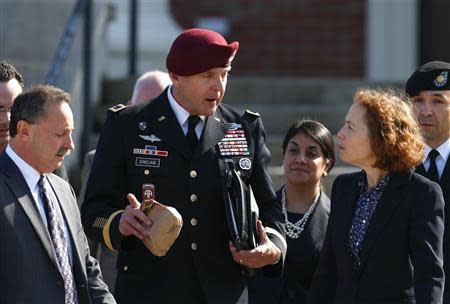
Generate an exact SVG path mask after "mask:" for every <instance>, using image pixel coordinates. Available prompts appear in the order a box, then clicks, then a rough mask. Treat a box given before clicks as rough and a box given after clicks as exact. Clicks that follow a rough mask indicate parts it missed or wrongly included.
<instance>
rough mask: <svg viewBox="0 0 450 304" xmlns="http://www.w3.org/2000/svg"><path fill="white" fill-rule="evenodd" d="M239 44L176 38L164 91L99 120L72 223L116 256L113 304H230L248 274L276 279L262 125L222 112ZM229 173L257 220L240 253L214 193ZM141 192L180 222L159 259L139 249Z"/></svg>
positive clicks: (143, 220) (273, 210)
mask: <svg viewBox="0 0 450 304" xmlns="http://www.w3.org/2000/svg"><path fill="white" fill-rule="evenodd" d="M238 46H239V43H238V42H233V43H230V44H228V43H227V41H226V40H225V38H223V37H222V36H221V35H220V34H218V33H216V32H214V31H210V30H205V29H189V30H186V31H184V32H182V33H181V34H180V35H179V36H178V37H177V38H176V39H175V41H174V42H173V44H172V47H171V49H170V51H169V54H168V56H167V61H166V65H167V69H168V72H169V75H170V78H171V80H172V83H173V84H172V85H171V86H169V87H168V88H167V89H166V90H165V91H164V92H163V93H162V94H161V95H160V96H159V97H157V98H156V99H154V100H153V101H152V102H150V103H149V104H145V105H142V106H137V107H128V108H125V107H113V108H112V109H111V111H109V115H108V118H107V121H106V123H105V125H104V127H103V130H102V134H101V137H100V140H99V143H98V146H97V154H96V158H95V160H94V164H93V168H92V172H91V175H90V178H89V183H88V187H87V190H86V196H85V201H84V204H83V208H82V216H83V222H84V227H85V229H86V231H87V233H88V234H89V235H90V236H91V237H92V238H95V239H97V240H99V241H100V242H102V243H104V244H105V245H106V246H107V247H109V248H110V249H112V250H119V261H118V267H117V269H118V277H117V282H116V296H117V299H118V301H119V303H144V302H145V303H148V302H153V303H195V304H198V303H237V302H238V301H239V299H240V298H241V296H242V295H243V291H244V290H245V285H246V279H247V276H248V274H249V273H250V272H251V271H248V269H255V268H257V269H261V270H262V271H264V272H265V273H266V274H268V275H279V274H280V272H281V269H282V265H283V259H284V256H285V253H286V241H285V238H284V229H283V225H282V222H283V217H282V212H281V208H280V205H279V203H278V202H277V200H276V197H275V193H274V191H273V188H272V184H271V180H270V177H269V174H268V171H267V165H268V163H269V161H270V152H269V150H268V148H267V146H266V143H265V137H266V135H265V131H264V128H263V126H262V122H261V118H260V117H259V114H256V113H252V112H250V111H242V112H240V111H238V110H236V109H234V108H232V107H229V106H227V105H223V104H221V100H222V98H223V96H224V93H225V89H226V85H227V78H228V74H229V72H230V70H231V62H232V60H233V58H234V56H235V54H236V52H237V49H238ZM232 172H234V173H235V175H233V177H234V179H233V181H236V180H241V181H242V183H244V184H245V185H247V186H251V188H252V189H253V193H254V196H255V200H256V202H257V204H258V207H259V218H260V219H261V221H262V222H261V221H258V222H257V224H256V226H257V232H258V234H259V241H258V242H257V244H253V245H252V246H248V247H247V245H248V244H250V243H251V242H249V243H248V244H247V243H245V242H242V240H243V239H244V238H245V235H244V234H240V236H241V237H242V236H244V238H241V239H237V238H234V239H233V242H231V239H232V237H231V236H232V235H233V234H232V233H230V231H231V230H233V229H232V228H233V227H230V226H233V225H232V222H229V221H228V219H229V217H227V215H229V214H230V213H227V211H229V210H230V209H229V208H228V209H227V208H226V207H225V202H228V201H227V195H226V194H228V192H227V191H226V189H227V188H225V187H226V186H224V185H228V186H230V184H231V179H230V180H229V181H230V182H229V183H227V182H226V181H227V178H228V177H230V178H231V175H230V174H231V173H232ZM148 189H151V193H152V195H153V198H154V199H155V200H156V201H158V202H159V203H162V204H164V205H167V206H170V207H173V208H175V209H177V210H178V212H179V213H180V214H181V215H182V218H183V220H184V226H183V228H182V229H181V232H180V235H179V236H178V238H177V239H176V241H175V243H174V244H173V245H172V247H171V248H170V250H169V251H168V253H167V254H166V255H165V256H163V257H158V256H155V255H153V254H152V253H151V252H150V251H148V250H147V249H146V247H145V246H144V245H143V243H142V239H143V236H144V233H145V230H146V229H147V228H148V227H150V226H151V225H152V223H151V222H150V221H149V220H148V218H147V217H146V216H145V215H144V214H143V213H142V212H141V211H140V209H139V208H140V203H139V201H142V200H143V198H144V197H143V196H144V193H148V191H147V190H148ZM127 198H128V202H127ZM230 224H231V225H230ZM238 228H240V227H238ZM233 237H236V236H235V235H233ZM244 248H248V249H247V250H245V249H244ZM249 248H253V249H249ZM244 294H245V293H244ZM241 300H242V298H241ZM240 303H242V302H240Z"/></svg>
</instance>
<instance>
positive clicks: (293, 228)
mask: <svg viewBox="0 0 450 304" xmlns="http://www.w3.org/2000/svg"><path fill="white" fill-rule="evenodd" d="M319 197H320V191H319V193H317V195H316V197H315V198H314V201H313V203H312V204H311V206H310V207H309V209H308V211H306V213H305V215H303V217H302V218H301V219H299V220H298V221H297V222H296V223H291V222H290V221H289V220H288V215H287V210H286V187H283V190H281V208H282V211H283V214H284V223H285V229H286V235H287V236H288V237H290V238H291V239H298V237H299V236H300V234H301V233H302V232H303V229H305V225H306V223H307V222H308V218H309V217H310V216H311V213H313V211H314V209H315V208H316V206H317V203H318V202H319Z"/></svg>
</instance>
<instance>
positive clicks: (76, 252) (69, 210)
mask: <svg viewBox="0 0 450 304" xmlns="http://www.w3.org/2000/svg"><path fill="white" fill-rule="evenodd" d="M47 176H48V179H49V182H50V185H51V187H52V189H53V192H54V193H55V196H56V198H57V200H58V204H59V207H60V209H61V212H62V214H63V216H64V219H65V221H66V224H67V228H68V232H69V235H70V237H71V239H72V242H71V244H72V259H73V260H74V263H73V264H74V265H75V264H76V263H75V258H77V259H78V264H80V265H82V267H84V265H85V264H84V263H81V253H82V250H81V248H80V247H79V246H80V244H79V243H78V242H77V241H76V240H77V233H78V231H77V230H78V229H77V227H78V225H77V213H76V212H74V210H73V206H75V205H74V204H72V202H71V201H73V200H74V198H71V197H70V195H69V194H68V193H67V188H65V187H63V186H62V184H61V181H58V180H57V177H56V176H53V175H52V174H48V175H47ZM69 241H70V240H69Z"/></svg>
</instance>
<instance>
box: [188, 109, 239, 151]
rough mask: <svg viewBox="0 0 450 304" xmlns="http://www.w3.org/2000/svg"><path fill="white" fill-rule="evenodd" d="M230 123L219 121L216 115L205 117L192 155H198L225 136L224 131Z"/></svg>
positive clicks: (228, 127)
mask: <svg viewBox="0 0 450 304" xmlns="http://www.w3.org/2000/svg"><path fill="white" fill-rule="evenodd" d="M231 125H232V124H230V123H221V122H220V118H218V117H213V116H209V117H207V118H206V122H205V127H204V128H203V132H202V136H201V138H200V142H199V145H198V146H197V149H196V150H195V153H194V157H195V158H198V157H200V156H201V155H202V154H203V153H205V152H206V151H208V150H210V149H211V148H212V147H213V146H215V145H216V144H217V143H218V142H219V141H220V140H221V139H222V138H223V137H224V136H225V133H226V132H227V131H228V129H230V127H231Z"/></svg>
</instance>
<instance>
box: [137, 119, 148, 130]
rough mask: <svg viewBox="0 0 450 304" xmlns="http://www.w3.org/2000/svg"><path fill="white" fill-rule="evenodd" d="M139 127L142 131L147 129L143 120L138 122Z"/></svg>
mask: <svg viewBox="0 0 450 304" xmlns="http://www.w3.org/2000/svg"><path fill="white" fill-rule="evenodd" d="M138 125H139V129H141V130H142V131H144V130H145V129H147V123H146V122H145V121H141V122H139V124H138Z"/></svg>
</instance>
